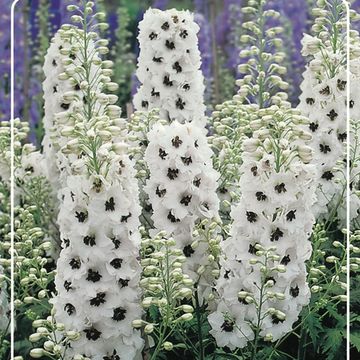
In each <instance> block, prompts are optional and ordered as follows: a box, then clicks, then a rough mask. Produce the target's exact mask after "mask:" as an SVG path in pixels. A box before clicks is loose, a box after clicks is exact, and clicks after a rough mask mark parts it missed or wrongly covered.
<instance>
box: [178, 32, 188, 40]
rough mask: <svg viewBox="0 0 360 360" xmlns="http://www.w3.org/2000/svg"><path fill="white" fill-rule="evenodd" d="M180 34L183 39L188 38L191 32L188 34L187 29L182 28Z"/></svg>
mask: <svg viewBox="0 0 360 360" xmlns="http://www.w3.org/2000/svg"><path fill="white" fill-rule="evenodd" d="M179 35H180V37H181V38H182V39H186V38H187V37H188V35H189V34H188V32H187V30H181V31H180V34H179Z"/></svg>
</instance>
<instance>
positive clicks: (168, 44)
mask: <svg viewBox="0 0 360 360" xmlns="http://www.w3.org/2000/svg"><path fill="white" fill-rule="evenodd" d="M165 46H166V47H167V48H168V49H169V50H174V49H175V44H174V42H173V41H169V40H166V42H165Z"/></svg>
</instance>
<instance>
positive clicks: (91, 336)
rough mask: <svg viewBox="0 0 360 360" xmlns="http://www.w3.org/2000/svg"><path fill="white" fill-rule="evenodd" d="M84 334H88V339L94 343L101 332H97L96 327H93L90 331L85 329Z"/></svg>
mask: <svg viewBox="0 0 360 360" xmlns="http://www.w3.org/2000/svg"><path fill="white" fill-rule="evenodd" d="M84 332H85V334H86V338H87V339H88V340H93V341H96V340H97V339H98V338H99V337H100V335H101V332H100V331H98V330H96V329H95V328H94V327H91V328H90V329H85V330H84Z"/></svg>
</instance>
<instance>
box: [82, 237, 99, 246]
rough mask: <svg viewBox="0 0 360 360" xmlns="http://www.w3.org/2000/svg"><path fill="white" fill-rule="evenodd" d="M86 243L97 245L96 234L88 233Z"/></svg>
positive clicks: (85, 238)
mask: <svg viewBox="0 0 360 360" xmlns="http://www.w3.org/2000/svg"><path fill="white" fill-rule="evenodd" d="M83 241H84V244H85V245H87V246H94V245H96V241H95V236H94V235H87V236H85V237H84V240H83Z"/></svg>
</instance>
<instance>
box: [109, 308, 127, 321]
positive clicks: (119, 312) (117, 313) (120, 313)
mask: <svg viewBox="0 0 360 360" xmlns="http://www.w3.org/2000/svg"><path fill="white" fill-rule="evenodd" d="M125 314H126V309H124V308H122V307H118V308H116V309H114V315H113V317H112V318H113V320H115V321H121V320H124V319H125Z"/></svg>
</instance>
